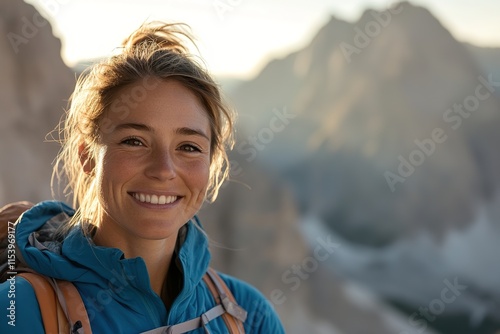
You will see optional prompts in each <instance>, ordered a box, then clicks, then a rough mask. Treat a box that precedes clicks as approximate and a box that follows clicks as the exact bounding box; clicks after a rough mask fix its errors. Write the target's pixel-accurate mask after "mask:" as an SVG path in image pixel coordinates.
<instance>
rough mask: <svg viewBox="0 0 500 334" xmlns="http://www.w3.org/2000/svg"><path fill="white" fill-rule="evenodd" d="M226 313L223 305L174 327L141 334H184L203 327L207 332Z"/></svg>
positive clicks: (165, 327) (159, 328) (160, 328)
mask: <svg viewBox="0 0 500 334" xmlns="http://www.w3.org/2000/svg"><path fill="white" fill-rule="evenodd" d="M224 312H226V311H225V310H224V307H223V306H222V305H217V306H215V307H212V308H211V309H210V310H208V311H207V312H205V313H203V314H202V315H201V316H200V317H198V318H194V319H191V320H188V321H185V322H181V323H180V324H177V325H173V326H164V327H158V328H155V329H152V330H149V331H147V332H142V333H141V334H183V333H187V332H189V331H192V330H195V329H198V328H201V327H204V328H205V331H206V330H207V329H206V327H205V325H206V324H208V323H209V322H210V321H212V320H214V319H215V318H218V317H220V316H221V315H223V314H224Z"/></svg>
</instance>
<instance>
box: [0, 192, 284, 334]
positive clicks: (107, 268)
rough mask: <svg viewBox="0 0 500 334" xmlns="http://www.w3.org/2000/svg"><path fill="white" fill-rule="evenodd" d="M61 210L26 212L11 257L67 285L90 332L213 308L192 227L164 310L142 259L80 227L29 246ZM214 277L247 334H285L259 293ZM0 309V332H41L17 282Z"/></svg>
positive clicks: (201, 238) (42, 207)
mask: <svg viewBox="0 0 500 334" xmlns="http://www.w3.org/2000/svg"><path fill="white" fill-rule="evenodd" d="M62 212H65V213H66V214H67V215H69V216H72V215H73V214H74V211H73V210H72V209H71V208H69V207H68V206H66V205H65V204H63V203H61V202H55V201H48V202H42V203H40V204H38V205H36V206H34V207H33V208H32V209H31V210H29V211H27V212H26V213H25V214H24V215H23V217H22V219H21V221H20V222H19V223H18V225H17V228H16V232H15V236H16V242H17V245H18V249H17V250H16V251H17V252H20V255H21V256H22V258H23V259H24V261H25V262H26V263H27V264H28V265H29V266H30V267H31V268H32V269H34V270H36V271H37V272H40V273H42V274H44V275H47V276H51V277H54V278H57V279H62V280H68V281H71V282H73V283H74V285H75V286H76V287H77V289H78V291H79V292H80V294H81V296H82V299H83V301H84V304H85V307H86V309H87V312H88V316H89V320H90V324H91V326H92V331H93V333H96V334H99V333H131V334H132V333H133V334H137V333H141V332H144V331H147V330H151V329H154V328H157V327H161V326H166V325H173V324H177V323H181V322H184V321H186V320H190V319H192V318H195V317H198V316H200V315H201V314H202V313H204V312H206V311H207V310H209V309H210V308H212V307H213V306H214V305H215V304H214V300H213V297H212V295H211V293H210V291H209V290H208V288H207V287H206V285H205V283H204V282H203V281H202V277H203V275H204V274H205V272H206V270H207V268H208V265H209V262H210V253H209V251H208V242H207V238H206V236H205V235H204V234H203V233H201V232H200V231H199V230H198V228H196V226H195V225H194V224H195V223H197V222H189V223H187V224H186V225H185V226H186V235H185V240H184V242H183V243H182V245H181V246H180V249H179V250H178V260H179V261H180V264H181V266H182V273H183V274H182V275H183V280H184V281H183V286H182V289H181V291H180V293H179V295H178V296H177V298H176V299H175V300H174V301H173V304H172V306H171V308H170V309H167V308H166V307H165V304H164V303H163V301H162V300H161V299H160V297H159V296H158V295H157V294H156V293H155V292H153V290H152V289H151V286H150V283H149V277H148V273H147V270H146V265H145V263H144V261H143V259H142V258H133V259H125V258H124V256H123V253H122V252H121V251H120V250H119V249H116V248H106V247H100V246H95V245H94V244H93V242H92V240H91V239H90V238H87V237H86V236H85V235H84V234H83V233H82V230H81V228H79V227H75V228H73V229H72V230H71V231H70V233H69V234H68V235H67V236H66V237H65V238H64V240H63V241H62V242H61V241H45V242H43V243H42V244H43V246H42V245H40V244H38V245H36V242H33V238H32V237H33V236H36V235H37V234H35V233H33V232H34V231H38V230H40V229H41V228H42V227H43V226H44V225H45V224H46V223H47V224H50V223H51V222H52V221H54V220H56V219H58V218H60V217H63V216H64V214H61V213H62ZM66 219H67V218H66ZM30 235H31V236H32V237H31V242H30V240H29V239H30ZM39 237H40V233H39V234H38V237H37V238H39ZM33 244H35V245H36V246H35V245H33ZM221 277H222V278H223V280H224V281H225V282H226V284H227V285H228V287H229V289H230V290H231V291H232V292H233V294H234V297H235V298H236V301H237V302H238V304H239V305H241V306H242V307H243V308H244V309H245V310H246V311H247V312H248V318H247V320H246V322H245V324H244V327H245V331H246V333H250V334H251V333H265V334H275V333H277V334H279V333H284V330H283V327H282V325H281V323H280V321H279V319H278V317H277V315H276V313H275V311H274V310H273V308H272V306H271V305H270V303H269V302H268V301H266V299H265V298H264V297H263V295H262V294H261V293H260V292H258V291H257V290H256V289H255V288H253V287H251V286H250V285H248V284H246V283H244V282H242V281H239V280H237V279H235V278H233V277H230V276H227V275H222V274H221ZM13 302H14V304H13V305H14V310H12V309H13V307H12V306H11V305H12V303H13ZM0 310H1V311H0V314H1V317H0V333H30V334H31V333H43V323H42V318H41V315H40V309H39V306H38V302H37V299H36V297H35V294H34V291H33V289H32V287H31V285H30V284H29V283H28V282H27V281H25V280H24V279H23V278H21V277H17V278H16V279H15V284H11V283H10V282H9V281H7V282H5V283H2V284H0ZM12 315H14V317H12ZM9 316H10V317H9ZM12 319H15V321H14V322H12ZM13 324H15V326H13ZM208 328H209V330H210V331H211V333H213V334H215V333H227V328H226V326H225V324H224V321H223V320H222V319H221V318H220V317H219V318H217V319H215V320H213V321H212V322H210V323H209V326H208ZM190 333H193V334H194V333H198V334H203V333H204V331H203V330H202V329H198V330H195V331H192V332H190Z"/></svg>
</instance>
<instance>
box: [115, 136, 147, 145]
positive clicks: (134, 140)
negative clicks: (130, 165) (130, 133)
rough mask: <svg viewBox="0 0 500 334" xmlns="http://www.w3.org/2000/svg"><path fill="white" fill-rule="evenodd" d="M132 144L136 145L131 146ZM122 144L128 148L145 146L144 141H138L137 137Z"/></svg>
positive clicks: (126, 139)
mask: <svg viewBox="0 0 500 334" xmlns="http://www.w3.org/2000/svg"><path fill="white" fill-rule="evenodd" d="M131 142H134V144H131ZM120 144H124V145H127V146H144V144H143V143H142V141H141V140H140V139H138V138H137V137H129V138H125V139H124V140H122V141H121V142H120ZM137 144H138V145H137Z"/></svg>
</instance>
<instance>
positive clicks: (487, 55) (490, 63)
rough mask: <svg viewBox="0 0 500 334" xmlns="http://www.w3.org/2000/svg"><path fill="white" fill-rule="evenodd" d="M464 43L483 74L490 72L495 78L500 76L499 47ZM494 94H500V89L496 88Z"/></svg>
mask: <svg viewBox="0 0 500 334" xmlns="http://www.w3.org/2000/svg"><path fill="white" fill-rule="evenodd" d="M464 45H465V47H466V48H467V50H468V51H469V53H470V54H471V56H472V57H473V58H474V59H475V60H476V63H477V65H478V66H479V68H481V69H482V71H483V75H488V74H490V73H491V74H493V76H494V77H495V78H500V48H498V47H497V48H493V47H489V48H487V47H478V46H475V45H472V44H469V43H464ZM495 94H496V95H497V96H500V90H496V92H495Z"/></svg>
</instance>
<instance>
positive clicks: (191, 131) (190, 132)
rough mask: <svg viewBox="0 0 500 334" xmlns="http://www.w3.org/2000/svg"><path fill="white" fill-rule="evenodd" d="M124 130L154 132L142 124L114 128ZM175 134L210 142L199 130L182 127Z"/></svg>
mask: <svg viewBox="0 0 500 334" xmlns="http://www.w3.org/2000/svg"><path fill="white" fill-rule="evenodd" d="M125 129H135V130H140V131H147V132H153V133H154V132H155V130H154V129H153V128H152V127H150V126H149V125H146V124H143V123H122V124H118V125H117V126H116V127H115V131H119V130H125ZM175 133H176V134H179V135H185V136H200V137H203V138H206V139H207V140H208V141H210V138H209V137H208V135H207V134H206V133H205V132H204V131H202V130H199V129H193V128H189V127H182V128H177V129H176V130H175Z"/></svg>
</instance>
